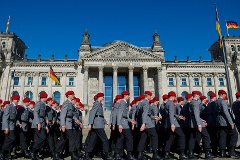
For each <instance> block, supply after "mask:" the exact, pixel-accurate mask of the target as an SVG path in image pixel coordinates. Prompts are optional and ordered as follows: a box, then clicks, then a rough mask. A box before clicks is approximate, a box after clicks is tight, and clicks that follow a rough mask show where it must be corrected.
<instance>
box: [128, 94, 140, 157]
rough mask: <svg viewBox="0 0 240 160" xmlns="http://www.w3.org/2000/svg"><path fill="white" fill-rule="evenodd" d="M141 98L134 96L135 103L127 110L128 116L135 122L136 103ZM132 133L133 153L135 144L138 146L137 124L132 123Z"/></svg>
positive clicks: (135, 147) (135, 148) (135, 150)
mask: <svg viewBox="0 0 240 160" xmlns="http://www.w3.org/2000/svg"><path fill="white" fill-rule="evenodd" d="M140 101H141V99H140V98H139V97H136V98H134V102H135V104H134V105H133V106H132V108H131V109H130V112H129V117H130V118H131V119H132V120H135V121H136V123H137V108H138V105H139V103H140ZM132 133H133V137H134V139H133V152H134V154H135V153H136V152H137V146H138V141H139V139H138V137H139V128H138V126H137V124H135V125H133V126H132Z"/></svg>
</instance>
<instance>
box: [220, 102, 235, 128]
mask: <svg viewBox="0 0 240 160" xmlns="http://www.w3.org/2000/svg"><path fill="white" fill-rule="evenodd" d="M221 104H222V107H223V112H224V114H225V116H226V118H227V120H228V123H229V124H233V121H232V118H231V116H230V114H229V112H228V106H227V102H226V101H225V100H222V101H221Z"/></svg>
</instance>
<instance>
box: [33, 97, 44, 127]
mask: <svg viewBox="0 0 240 160" xmlns="http://www.w3.org/2000/svg"><path fill="white" fill-rule="evenodd" d="M33 116H34V119H33V122H32V128H37V124H41V127H42V128H46V116H47V115H46V104H45V103H44V102H42V101H38V102H37V103H36V105H35V107H34V111H33Z"/></svg>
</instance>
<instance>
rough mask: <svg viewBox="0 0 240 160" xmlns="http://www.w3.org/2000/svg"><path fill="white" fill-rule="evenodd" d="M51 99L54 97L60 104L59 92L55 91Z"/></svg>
mask: <svg viewBox="0 0 240 160" xmlns="http://www.w3.org/2000/svg"><path fill="white" fill-rule="evenodd" d="M53 99H55V100H56V101H57V102H58V103H59V104H60V100H61V93H60V92H58V91H56V92H54V93H53Z"/></svg>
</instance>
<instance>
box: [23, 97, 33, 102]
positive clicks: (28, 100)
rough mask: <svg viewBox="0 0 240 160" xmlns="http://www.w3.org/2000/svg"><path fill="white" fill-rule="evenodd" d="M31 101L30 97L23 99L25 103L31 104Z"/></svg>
mask: <svg viewBox="0 0 240 160" xmlns="http://www.w3.org/2000/svg"><path fill="white" fill-rule="evenodd" d="M30 101H31V100H30V98H28V97H26V98H24V99H23V103H28V102H30Z"/></svg>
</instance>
